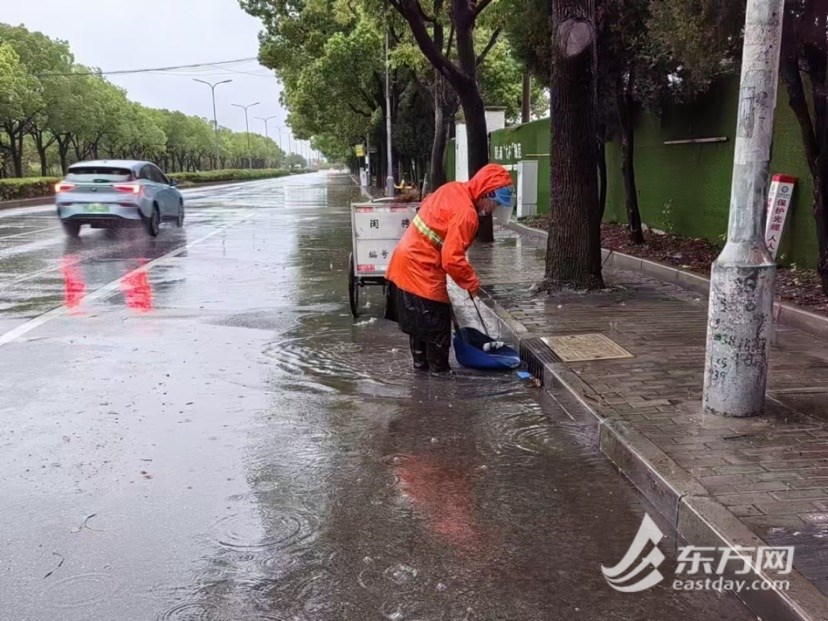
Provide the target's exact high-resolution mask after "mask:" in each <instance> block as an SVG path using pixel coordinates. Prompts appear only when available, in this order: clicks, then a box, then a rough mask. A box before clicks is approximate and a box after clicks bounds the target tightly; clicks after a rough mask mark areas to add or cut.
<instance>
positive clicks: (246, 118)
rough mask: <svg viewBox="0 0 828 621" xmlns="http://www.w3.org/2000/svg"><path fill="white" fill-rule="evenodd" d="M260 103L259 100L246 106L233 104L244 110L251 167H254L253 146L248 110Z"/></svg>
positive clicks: (248, 161) (249, 166) (248, 164)
mask: <svg viewBox="0 0 828 621" xmlns="http://www.w3.org/2000/svg"><path fill="white" fill-rule="evenodd" d="M259 103H260V102H258V101H257V102H256V103H252V104H247V105H246V106H243V105H241V104H231V105H233V106H235V107H236V108H241V109H242V110H244V125H245V128H246V129H247V166H248V168H251V169H252V168H253V147H251V146H250V120H249V119H248V116H247V110H248V109H249V108H252V107H253V106H258V105H259Z"/></svg>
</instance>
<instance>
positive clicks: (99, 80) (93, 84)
mask: <svg viewBox="0 0 828 621" xmlns="http://www.w3.org/2000/svg"><path fill="white" fill-rule="evenodd" d="M0 93H2V97H0V177H23V176H31V175H38V174H39V175H41V176H48V175H51V174H55V173H57V172H65V170H66V167H67V166H68V165H69V164H71V163H73V162H75V161H82V160H86V159H90V158H137V159H147V160H152V161H154V162H156V163H157V164H158V165H159V166H161V167H162V168H163V169H164V170H166V171H168V172H186V171H197V170H214V169H217V168H247V167H248V156H250V157H252V160H253V166H254V167H256V168H268V167H271V168H279V167H282V166H284V165H285V153H284V152H283V151H282V149H280V148H279V145H278V144H277V143H276V142H275V141H273V140H270V139H267V138H265V137H263V136H260V135H258V134H251V135H250V149H249V150H248V139H247V135H246V134H245V133H239V132H233V131H231V130H229V129H226V128H220V129H219V132H218V137H217V135H216V132H215V130H214V128H213V124H212V122H210V121H208V120H206V119H203V118H200V117H196V116H188V115H186V114H184V113H182V112H178V111H170V110H157V109H153V108H147V107H145V106H143V105H141V104H139V103H136V102H133V101H130V100H129V99H128V98H127V96H126V93H125V92H124V90H123V89H121V88H119V87H118V86H116V85H115V84H113V83H111V82H109V81H108V80H107V79H106V78H105V77H104V76H103V75H101V73H100V72H99V71H97V70H95V69H92V68H89V67H85V66H83V65H80V64H78V63H76V62H75V60H74V57H73V55H72V52H71V50H70V47H69V44H68V43H67V42H65V41H59V40H54V39H51V38H49V37H47V36H45V35H43V34H41V33H38V32H31V31H29V30H27V29H26V28H24V27H22V26H10V25H8V24H0ZM217 143H218V153H219V159H220V161H216V159H217V158H216V152H217V149H216V145H217ZM294 159H299V158H294ZM302 163H303V161H301V160H300V161H298V162H294V164H302Z"/></svg>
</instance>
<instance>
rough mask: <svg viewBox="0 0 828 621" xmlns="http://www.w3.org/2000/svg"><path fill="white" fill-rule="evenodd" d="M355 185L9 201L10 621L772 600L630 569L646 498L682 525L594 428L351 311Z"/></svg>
mask: <svg viewBox="0 0 828 621" xmlns="http://www.w3.org/2000/svg"><path fill="white" fill-rule="evenodd" d="M346 182H347V178H341V177H340V178H338V182H335V183H330V182H329V181H328V180H327V178H326V177H325V176H324V175H309V176H304V177H295V178H290V179H283V180H276V181H266V182H257V183H251V184H247V185H241V186H234V187H228V188H214V189H204V190H197V191H192V192H189V193H188V196H187V198H186V200H187V207H188V214H187V225H186V228H185V229H183V230H177V229H175V228H165V229H164V230H162V234H161V236H160V237H159V238H158V239H157V240H152V239H149V238H148V237H146V236H145V235H144V234H143V233H141V232H138V233H136V234H133V235H119V236H117V237H114V238H112V237H109V236H107V235H106V234H105V233H104V232H102V231H86V230H85V231H84V232H83V234H82V236H81V239H80V240H77V241H71V240H66V239H64V237H63V233H62V231H61V230H60V228H58V226H57V225H58V223H57V222H56V221H55V219H54V217H53V214H52V212H51V210H42V209H40V210H38V209H29V210H19V211H15V212H0V391H1V392H0V394H2V401H0V466H1V467H0V498H2V502H0V528H1V529H2V530H0V602H2V607H1V608H0V618H2V619H9V620H12V619H14V620H22V619H26V620H39V619H49V620H52V619H60V620H67V621H69V620H75V619H77V620H81V619H83V620H89V619H95V620H98V619H105V620H110V619H111V620H125V619H136V620H144V619H147V620H153V619H159V620H161V619H163V620H211V621H212V620H221V621H230V620H247V619H271V620H297V621H298V620H346V619H347V620H358V621H362V620H370V619H390V620H392V621H402V620H404V619H411V620H415V619H416V620H420V621H424V620H440V621H443V620H445V621H449V620H458V621H459V620H469V621H471V620H507V619H508V620H516V621H517V620H520V621H525V620H535V619H537V620H547V619H584V620H599V619H601V620H603V619H618V620H622V619H624V620H627V619H642V620H643V619H670V620H672V619H708V618H713V617H715V618H718V619H750V618H753V617H752V616H751V615H750V614H749V613H748V612H747V611H746V609H744V608H743V607H742V606H741V604H740V603H739V602H738V601H737V600H736V599H735V598H733V597H730V596H719V595H716V594H714V593H691V594H688V593H677V592H674V591H672V590H671V589H668V588H665V587H657V588H654V589H652V590H650V591H647V592H646V593H643V594H635V595H630V594H621V593H616V592H615V591H613V590H611V589H610V588H609V587H608V586H607V584H606V582H605V581H604V579H603V577H602V575H601V571H600V565H602V564H604V565H607V566H611V565H614V564H615V563H617V562H618V560H620V559H621V557H622V556H623V554H624V553H625V552H626V549H627V547H628V546H629V544H630V542H631V541H632V538H633V536H634V534H635V532H636V531H637V529H638V525H639V524H640V522H641V519H642V517H643V515H644V513H645V512H650V514H651V515H652V516H653V517H654V518H655V519H656V521H657V522H658V524H659V526H660V527H661V529H662V530H663V531H664V532H666V533H668V538H667V540H666V542H665V543H663V544H662V550H664V551H665V553H667V556H668V558H672V559H674V558H675V546H676V545H677V544H676V541H675V538H674V536H673V534H672V533H671V532H670V530H669V527H668V526H667V524H665V523H663V521H661V520H659V519H658V518H657V514H656V513H655V511H654V510H653V509H652V508H651V507H650V506H649V505H648V504H647V503H646V502H645V501H644V500H643V499H642V498H641V497H640V495H639V494H638V493H637V492H636V491H635V490H634V488H632V486H631V485H630V484H629V483H628V482H627V481H626V479H624V478H623V477H622V476H621V475H620V474H618V473H617V472H616V471H615V470H614V469H613V468H612V466H611V465H610V464H609V463H608V462H607V461H606V460H605V459H604V458H603V457H602V456H601V454H600V453H599V452H598V450H597V448H596V446H595V442H594V437H593V434H592V433H591V432H590V431H589V429H588V427H586V426H584V425H582V424H580V423H579V422H577V420H574V419H573V417H572V416H570V414H569V413H568V412H567V410H566V409H565V407H563V406H561V405H560V403H558V402H557V401H555V400H554V399H553V398H550V397H549V396H544V395H542V394H541V393H540V392H539V391H538V390H537V389H536V388H533V387H528V386H526V385H524V384H522V383H521V382H519V381H518V380H517V379H516V378H515V377H514V376H512V375H511V374H507V375H496V376H485V375H479V374H474V373H471V372H466V371H463V372H461V373H460V375H459V377H458V378H457V379H455V380H449V381H447V380H440V379H431V378H427V377H422V376H418V375H415V374H414V372H413V371H412V370H411V369H410V364H409V358H408V353H407V348H406V344H407V339H406V338H405V337H404V336H403V335H401V334H399V333H398V332H397V331H396V329H395V326H393V325H389V324H387V323H386V322H384V321H381V320H377V319H375V317H376V316H378V315H379V314H380V310H381V301H382V300H381V296H380V295H379V294H378V292H377V291H374V292H371V293H370V294H369V295H368V297H369V300H370V301H371V303H372V306H371V307H370V308H368V309H367V312H366V315H365V316H364V317H363V318H362V319H361V320H360V321H359V322H356V323H355V322H354V321H353V320H352V319H351V317H350V315H349V312H348V308H347V293H346V286H345V284H346V280H347V278H346V262H347V256H348V252H349V250H350V245H351V240H350V221H349V216H348V202H349V201H350V200H351V199H352V198H353V189H352V188H351V187H350V186H349V185H347V184H346ZM561 399H563V396H562V397H561ZM562 402H564V401H562ZM668 551H672V552H668ZM669 562H670V561H668V563H667V564H666V565H665V566H663V567H662V570H664V569H665V568H666V569H667V571H666V572H665V573H667V574H668V575H670V574H671V573H672V567H674V565H673V566H671V565H670V564H669Z"/></svg>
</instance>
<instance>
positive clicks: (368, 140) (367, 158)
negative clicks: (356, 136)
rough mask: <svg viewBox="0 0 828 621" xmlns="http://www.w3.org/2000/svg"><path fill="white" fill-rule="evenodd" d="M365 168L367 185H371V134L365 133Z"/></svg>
mask: <svg viewBox="0 0 828 621" xmlns="http://www.w3.org/2000/svg"><path fill="white" fill-rule="evenodd" d="M365 169H366V171H367V172H368V185H367V187H369V188H370V187H371V186H372V185H373V184H372V183H371V134H365Z"/></svg>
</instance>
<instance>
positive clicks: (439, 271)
mask: <svg viewBox="0 0 828 621" xmlns="http://www.w3.org/2000/svg"><path fill="white" fill-rule="evenodd" d="M511 184H512V177H511V176H510V175H509V172H508V171H507V170H506V169H505V168H504V167H503V166H501V165H499V164H487V165H486V166H484V167H483V168H481V169H480V170H479V171H478V173H477V174H476V175H475V176H474V177H472V179H471V180H470V181H467V182H465V183H460V182H452V183H447V184H445V185H444V186H442V187H441V188H440V189H438V190H437V191H436V192H434V193H433V194H432V195H431V196H429V197H428V198H426V199H425V200H424V201H423V204H422V206H421V207H420V210H419V212H418V213H417V216H416V217H415V218H414V220H413V221H412V223H411V226H409V227H408V230H407V231H406V233H405V235H403V237H402V239H401V240H400V243H399V244H398V245H397V248H396V249H395V250H394V254H393V255H392V256H391V261H390V262H389V264H388V269H387V270H386V273H385V277H386V278H387V279H388V280H390V281H391V282H393V283H394V284H395V285H396V286H397V287H398V288H400V289H402V290H404V291H407V292H408V293H413V294H414V295H418V296H420V297H422V298H425V299H427V300H433V301H435V302H442V303H444V304H448V303H449V296H448V290H447V288H446V275H448V276H451V278H452V280H454V282H456V283H457V284H458V286H460V287H461V288H463V289H466V290H467V291H470V292H472V293H476V292H477V290H478V289H479V288H480V279H479V278H478V277H477V274H475V272H474V269H473V268H472V266H471V265H470V264H469V262H468V260H467V259H466V251H467V250H468V249H469V246H471V243H472V241H474V237H475V235H477V228H478V226H479V224H480V220H479V217H478V215H477V210H476V209H475V206H474V203H475V201H477V200H478V199H479V198H481V197H483V196H485V195H486V194H488V193H490V192H494V191H495V190H498V189H500V188H502V187H505V186H509V185H511Z"/></svg>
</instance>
